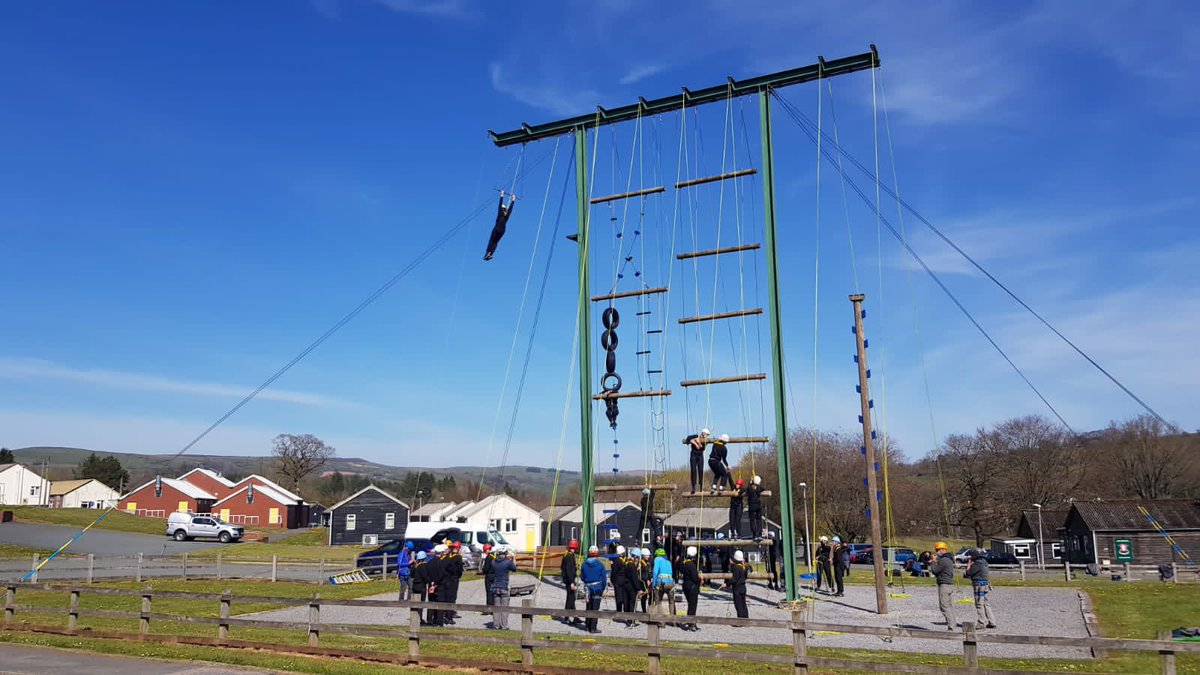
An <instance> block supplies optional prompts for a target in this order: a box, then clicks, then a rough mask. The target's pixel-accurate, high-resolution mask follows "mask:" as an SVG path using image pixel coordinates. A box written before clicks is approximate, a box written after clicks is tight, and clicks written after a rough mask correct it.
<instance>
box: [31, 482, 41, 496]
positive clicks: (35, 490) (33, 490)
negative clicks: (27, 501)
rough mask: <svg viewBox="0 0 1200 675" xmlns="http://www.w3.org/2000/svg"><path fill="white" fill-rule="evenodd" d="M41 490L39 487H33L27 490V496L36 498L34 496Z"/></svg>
mask: <svg viewBox="0 0 1200 675" xmlns="http://www.w3.org/2000/svg"><path fill="white" fill-rule="evenodd" d="M41 490H42V486H41V485H34V486H33V487H31V488H29V496H30V497H36V496H38V492H41Z"/></svg>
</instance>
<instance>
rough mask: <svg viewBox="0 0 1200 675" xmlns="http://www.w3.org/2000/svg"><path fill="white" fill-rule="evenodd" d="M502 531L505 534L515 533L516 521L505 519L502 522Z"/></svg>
mask: <svg viewBox="0 0 1200 675" xmlns="http://www.w3.org/2000/svg"><path fill="white" fill-rule="evenodd" d="M504 531H505V532H516V531H517V519H516V518H508V519H506V520H505V521H504Z"/></svg>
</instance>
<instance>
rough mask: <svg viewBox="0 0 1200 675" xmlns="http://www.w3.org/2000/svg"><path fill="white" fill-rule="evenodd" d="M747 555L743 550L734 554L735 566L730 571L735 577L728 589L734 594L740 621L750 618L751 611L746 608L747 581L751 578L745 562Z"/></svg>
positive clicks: (748, 566) (734, 602) (731, 579)
mask: <svg viewBox="0 0 1200 675" xmlns="http://www.w3.org/2000/svg"><path fill="white" fill-rule="evenodd" d="M744 559H745V554H743V553H742V552H741V550H740V549H739V550H737V551H734V552H733V565H732V566H731V569H730V570H729V571H730V573H731V574H732V575H733V576H732V577H731V578H730V579H729V584H728V588H729V590H730V591H731V592H732V594H733V606H734V608H735V609H736V610H737V615H738V618H739V619H748V618H750V610H749V609H747V608H746V580H747V579H749V578H750V565H749V564H747V563H746V562H745V560H744Z"/></svg>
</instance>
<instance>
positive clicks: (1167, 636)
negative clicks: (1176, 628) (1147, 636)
mask: <svg viewBox="0 0 1200 675" xmlns="http://www.w3.org/2000/svg"><path fill="white" fill-rule="evenodd" d="M1158 639H1159V640H1163V641H1165V642H1166V643H1167V644H1166V645H1165V646H1166V647H1167V648H1166V649H1160V650H1158V660H1159V663H1160V664H1161V665H1162V673H1163V675H1175V651H1174V650H1172V649H1170V647H1171V631H1169V630H1160V631H1158Z"/></svg>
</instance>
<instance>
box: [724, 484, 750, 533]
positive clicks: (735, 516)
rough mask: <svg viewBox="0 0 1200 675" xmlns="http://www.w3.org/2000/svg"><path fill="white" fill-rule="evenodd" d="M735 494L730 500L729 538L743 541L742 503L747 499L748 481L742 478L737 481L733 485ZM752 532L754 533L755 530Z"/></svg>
mask: <svg viewBox="0 0 1200 675" xmlns="http://www.w3.org/2000/svg"><path fill="white" fill-rule="evenodd" d="M733 492H734V494H733V496H732V497H730V498H729V538H730V539H741V538H742V537H741V530H742V502H743V500H744V499H745V497H746V481H744V480H742V479H741V478H739V479H737V482H735V483H734V484H733ZM751 513H753V511H751ZM750 532H751V534H753V533H754V530H753V528H751V531H750Z"/></svg>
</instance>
